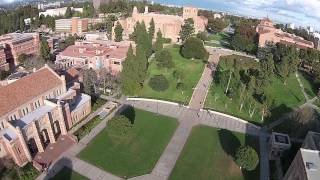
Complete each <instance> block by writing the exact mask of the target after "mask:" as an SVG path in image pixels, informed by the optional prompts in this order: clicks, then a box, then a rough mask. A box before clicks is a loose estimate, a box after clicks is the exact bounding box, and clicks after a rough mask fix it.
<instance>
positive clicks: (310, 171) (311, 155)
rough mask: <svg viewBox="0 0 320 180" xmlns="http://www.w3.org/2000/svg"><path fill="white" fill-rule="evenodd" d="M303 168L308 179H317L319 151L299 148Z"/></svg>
mask: <svg viewBox="0 0 320 180" xmlns="http://www.w3.org/2000/svg"><path fill="white" fill-rule="evenodd" d="M300 152H301V156H302V160H303V164H304V168H305V171H306V174H307V179H308V180H318V179H319V177H320V156H319V153H320V152H319V151H317V150H310V149H303V148H301V149H300Z"/></svg>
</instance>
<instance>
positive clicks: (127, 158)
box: [79, 109, 178, 177]
mask: <svg viewBox="0 0 320 180" xmlns="http://www.w3.org/2000/svg"><path fill="white" fill-rule="evenodd" d="M126 112H128V111H126ZM126 112H125V113H124V114H125V115H127V116H130V117H134V118H133V119H134V126H133V129H132V132H131V133H129V135H126V136H120V135H119V134H115V133H109V131H108V130H109V129H108V127H106V128H105V129H104V130H103V131H102V132H101V133H100V134H98V135H97V136H96V137H95V138H94V139H93V140H92V141H91V142H90V144H89V145H88V147H87V148H86V149H84V150H83V151H82V152H81V153H80V154H79V157H80V158H81V159H83V160H85V161H88V162H89V163H92V164H94V165H96V166H98V167H100V168H102V169H104V170H106V171H108V172H111V173H112V174H115V175H117V176H120V177H124V176H126V177H133V176H139V175H143V174H147V173H150V172H151V170H152V169H153V167H154V166H155V164H156V162H157V161H158V159H159V158H160V156H161V154H162V152H163V150H164V149H165V147H166V146H167V143H168V142H169V141H170V139H171V136H172V135H173V133H174V131H175V129H176V127H177V125H178V122H177V121H176V120H175V119H173V118H170V117H166V116H162V115H156V114H153V113H150V112H147V111H142V110H138V109H135V110H134V111H133V112H134V113H132V112H131V113H126Z"/></svg>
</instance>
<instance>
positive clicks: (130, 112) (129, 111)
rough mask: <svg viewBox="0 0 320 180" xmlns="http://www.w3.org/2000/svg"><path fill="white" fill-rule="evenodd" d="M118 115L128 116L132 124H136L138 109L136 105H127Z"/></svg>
mask: <svg viewBox="0 0 320 180" xmlns="http://www.w3.org/2000/svg"><path fill="white" fill-rule="evenodd" d="M117 115H123V116H125V117H126V118H128V119H129V121H130V122H131V124H134V121H135V119H136V111H135V109H134V107H132V106H130V105H125V107H124V108H123V109H121V110H119V111H118V112H117Z"/></svg>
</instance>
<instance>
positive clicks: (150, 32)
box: [148, 18, 156, 41]
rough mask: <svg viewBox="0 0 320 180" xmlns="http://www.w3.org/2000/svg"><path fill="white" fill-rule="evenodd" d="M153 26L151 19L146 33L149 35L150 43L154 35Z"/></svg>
mask: <svg viewBox="0 0 320 180" xmlns="http://www.w3.org/2000/svg"><path fill="white" fill-rule="evenodd" d="M155 31H156V30H155V24H154V20H153V18H152V19H151V21H150V26H149V29H148V33H149V39H150V40H151V41H152V39H153V38H154V33H155Z"/></svg>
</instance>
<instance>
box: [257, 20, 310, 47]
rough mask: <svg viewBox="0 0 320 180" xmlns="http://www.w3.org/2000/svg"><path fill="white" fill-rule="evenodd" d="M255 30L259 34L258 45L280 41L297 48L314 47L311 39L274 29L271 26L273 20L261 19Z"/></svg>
mask: <svg viewBox="0 0 320 180" xmlns="http://www.w3.org/2000/svg"><path fill="white" fill-rule="evenodd" d="M256 32H257V33H258V34H259V47H264V46H265V45H266V43H268V42H273V43H275V44H276V43H282V44H287V45H293V46H296V47H297V48H301V49H305V48H314V44H313V42H311V41H307V40H304V39H303V38H301V37H299V36H295V35H293V34H289V33H286V32H283V31H282V30H281V29H276V28H275V27H274V26H273V22H272V21H271V20H270V19H268V18H265V19H262V20H261V21H260V24H259V25H258V26H257V28H256Z"/></svg>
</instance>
